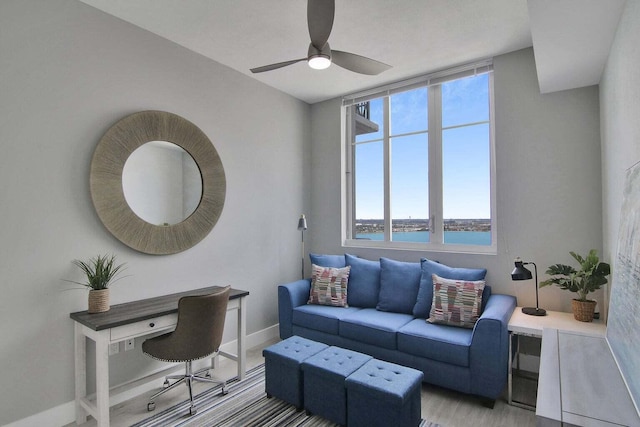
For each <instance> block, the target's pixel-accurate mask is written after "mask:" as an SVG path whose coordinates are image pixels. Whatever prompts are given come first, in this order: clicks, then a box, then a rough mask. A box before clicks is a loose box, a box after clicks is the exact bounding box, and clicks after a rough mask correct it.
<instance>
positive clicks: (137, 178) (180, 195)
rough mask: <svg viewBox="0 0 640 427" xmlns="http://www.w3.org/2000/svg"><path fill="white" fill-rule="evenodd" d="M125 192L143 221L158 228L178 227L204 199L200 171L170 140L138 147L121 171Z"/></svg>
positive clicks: (130, 205)
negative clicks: (202, 198) (158, 226)
mask: <svg viewBox="0 0 640 427" xmlns="http://www.w3.org/2000/svg"><path fill="white" fill-rule="evenodd" d="M122 191H123V192H124V198H125V199H126V200H127V203H128V204H129V207H130V208H131V209H132V210H133V212H135V214H136V215H138V216H139V217H140V218H142V219H143V220H145V221H146V222H148V223H151V224H156V225H163V226H168V225H173V224H178V223H180V222H182V221H184V220H185V219H187V218H188V217H189V215H191V214H192V213H193V212H194V211H195V210H196V208H197V207H198V205H199V204H200V198H201V197H202V178H201V176H200V169H198V165H196V162H195V160H193V157H191V155H190V154H189V153H187V152H186V151H185V150H184V149H182V148H181V147H180V146H178V145H176V144H172V143H171V142H167V141H151V142H147V143H146V144H143V145H141V146H140V147H138V148H136V149H135V151H134V152H133V153H131V155H130V156H129V158H128V159H127V161H126V163H125V164H124V169H123V170H122Z"/></svg>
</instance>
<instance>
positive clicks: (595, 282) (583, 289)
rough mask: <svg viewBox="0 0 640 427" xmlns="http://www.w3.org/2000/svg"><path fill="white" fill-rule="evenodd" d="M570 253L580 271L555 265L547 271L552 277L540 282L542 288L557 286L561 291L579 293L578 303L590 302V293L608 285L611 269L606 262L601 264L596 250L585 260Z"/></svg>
mask: <svg viewBox="0 0 640 427" xmlns="http://www.w3.org/2000/svg"><path fill="white" fill-rule="evenodd" d="M569 253H570V254H571V256H572V257H573V258H574V259H575V260H576V261H578V263H579V264H580V269H579V270H576V269H575V268H573V267H571V266H569V265H565V264H554V265H552V266H551V267H549V269H548V270H547V271H546V273H547V274H548V275H550V276H552V277H551V278H550V279H547V280H545V281H543V282H540V287H541V288H542V287H544V286H549V285H557V286H559V287H560V288H561V289H566V290H568V291H570V292H575V293H577V294H578V298H576V299H577V300H578V301H588V300H587V295H589V293H590V292H594V291H596V290H598V289H600V286H602V285H605V284H606V283H607V276H608V275H609V273H611V267H610V266H609V264H607V263H606V262H600V259H599V258H598V253H597V252H596V250H595V249H591V250H590V251H589V254H588V255H587V256H586V257H585V258H583V257H582V256H580V255H578V254H576V253H575V252H569Z"/></svg>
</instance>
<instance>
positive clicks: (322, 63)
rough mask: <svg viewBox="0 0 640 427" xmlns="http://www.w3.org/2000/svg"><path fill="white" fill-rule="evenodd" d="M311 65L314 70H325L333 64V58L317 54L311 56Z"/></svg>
mask: <svg viewBox="0 0 640 427" xmlns="http://www.w3.org/2000/svg"><path fill="white" fill-rule="evenodd" d="M308 62H309V67H311V68H313V69H314V70H324V69H326V68H329V65H331V59H329V57H328V56H325V55H315V56H312V57H310V58H309V61H308Z"/></svg>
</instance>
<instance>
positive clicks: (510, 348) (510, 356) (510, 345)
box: [507, 332, 513, 405]
mask: <svg viewBox="0 0 640 427" xmlns="http://www.w3.org/2000/svg"><path fill="white" fill-rule="evenodd" d="M512 347H513V333H511V332H509V377H508V381H507V382H508V401H509V405H511V404H512V403H513V401H512V393H513V371H512V369H513V366H512V365H513V348H512Z"/></svg>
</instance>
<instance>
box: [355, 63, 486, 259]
mask: <svg viewBox="0 0 640 427" xmlns="http://www.w3.org/2000/svg"><path fill="white" fill-rule="evenodd" d="M492 79H493V73H492V66H491V63H490V62H484V63H481V64H472V65H470V66H467V67H462V68H458V69H456V70H451V72H449V73H439V75H432V76H425V77H421V78H418V79H413V80H411V81H408V82H404V83H398V84H395V85H392V86H388V87H385V88H381V89H377V90H374V91H370V92H369V93H367V94H356V95H353V96H350V97H346V98H345V99H344V100H343V106H344V114H345V115H344V117H345V124H346V126H345V129H346V141H347V142H348V143H347V144H346V149H347V151H346V165H345V166H346V167H345V170H346V175H345V176H346V188H347V192H346V209H345V211H346V213H347V217H346V227H345V230H346V245H348V246H372V247H397V248H407V249H412V248H413V249H434V250H444V251H459V252H470V251H472V252H495V247H496V245H495V213H494V212H495V196H494V191H493V188H492V183H493V182H494V181H495V180H494V175H495V173H494V170H495V168H494V162H493V158H494V157H493V147H494V144H493V107H492V102H493V94H492V89H493V80H492Z"/></svg>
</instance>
